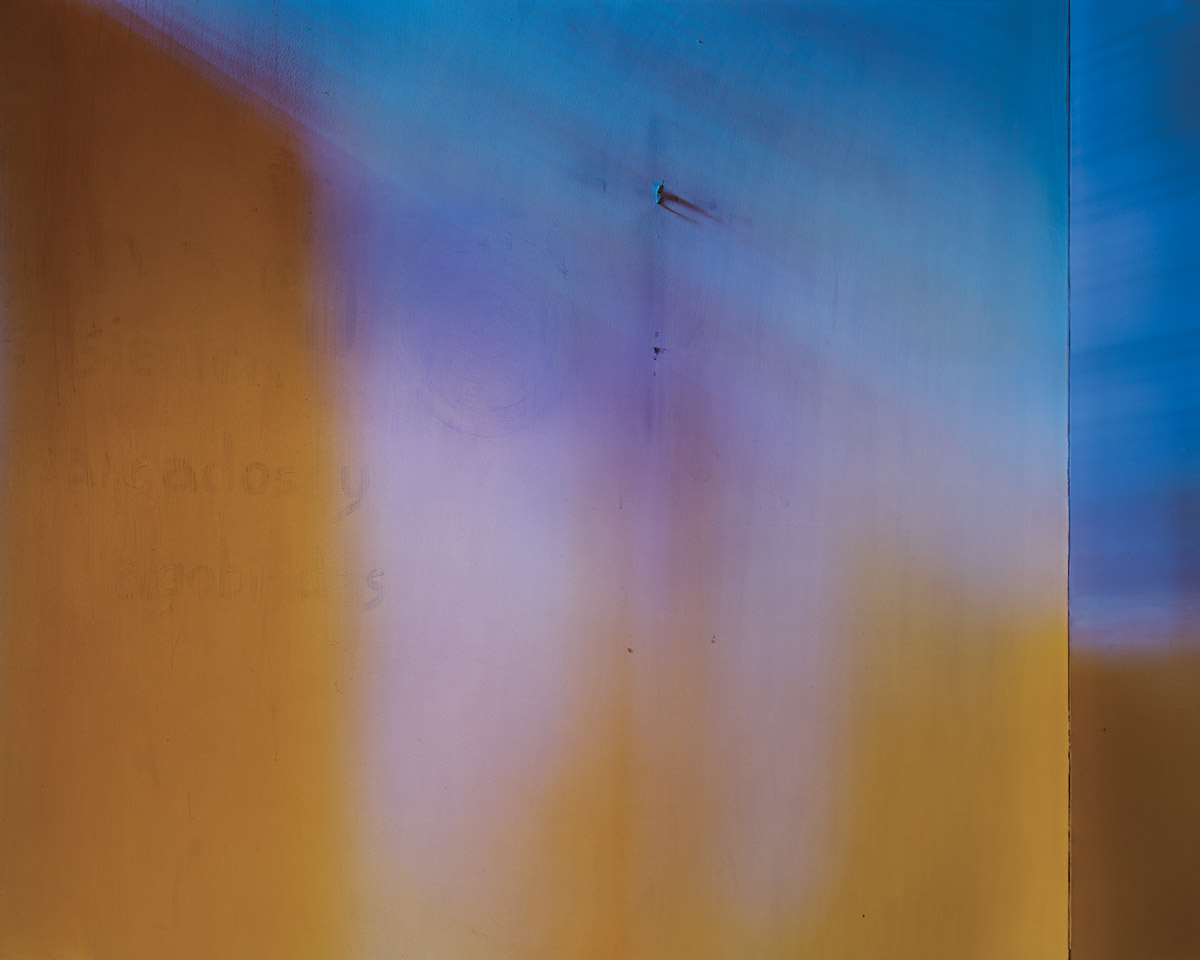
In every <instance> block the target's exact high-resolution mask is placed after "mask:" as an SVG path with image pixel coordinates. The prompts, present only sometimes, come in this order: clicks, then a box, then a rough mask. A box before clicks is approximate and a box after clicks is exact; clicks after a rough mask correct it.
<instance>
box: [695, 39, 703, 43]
mask: <svg viewBox="0 0 1200 960" xmlns="http://www.w3.org/2000/svg"><path fill="white" fill-rule="evenodd" d="M696 42H697V43H703V42H704V41H703V40H697V41H696Z"/></svg>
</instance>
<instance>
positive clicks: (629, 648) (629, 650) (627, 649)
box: [625, 647, 633, 653]
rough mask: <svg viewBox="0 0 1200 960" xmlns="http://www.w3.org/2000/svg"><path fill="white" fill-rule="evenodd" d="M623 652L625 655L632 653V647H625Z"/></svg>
mask: <svg viewBox="0 0 1200 960" xmlns="http://www.w3.org/2000/svg"><path fill="white" fill-rule="evenodd" d="M625 652H626V653H633V647H626V648H625Z"/></svg>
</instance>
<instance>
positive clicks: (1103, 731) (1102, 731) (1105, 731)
mask: <svg viewBox="0 0 1200 960" xmlns="http://www.w3.org/2000/svg"><path fill="white" fill-rule="evenodd" d="M1100 732H1101V733H1108V727H1101V728H1100Z"/></svg>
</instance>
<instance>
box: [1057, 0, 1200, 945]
mask: <svg viewBox="0 0 1200 960" xmlns="http://www.w3.org/2000/svg"><path fill="white" fill-rule="evenodd" d="M1071 49H1072V57H1071V84H1072V128H1071V129H1072V152H1071V353H1072V357H1071V625H1072V626H1071V718H1072V722H1071V741H1072V748H1071V757H1072V764H1071V769H1072V777H1071V796H1072V830H1071V837H1072V871H1071V876H1072V904H1073V928H1074V946H1075V954H1074V955H1075V956H1076V957H1078V958H1080V960H1092V958H1109V957H1111V958H1125V957H1131V956H1146V957H1162V958H1185V957H1195V956H1198V955H1200V916H1197V912H1196V908H1195V907H1196V902H1197V896H1198V891H1200V825H1198V823H1197V819H1196V811H1197V809H1198V808H1200V653H1198V651H1197V647H1196V639H1197V625H1198V623H1200V616H1198V607H1197V590H1198V589H1200V456H1198V453H1200V444H1198V442H1197V441H1198V440H1200V413H1198V409H1197V406H1196V397H1197V384H1200V314H1198V309H1197V308H1198V307H1200V282H1198V281H1197V277H1200V252H1198V249H1197V245H1196V229H1195V224H1196V223H1197V218H1198V215H1200V82H1198V81H1200V77H1198V76H1197V65H1198V64H1200V7H1197V5H1196V4H1193V3H1175V2H1148V3H1133V2H1107V3H1090V4H1075V5H1073V7H1072V13H1071Z"/></svg>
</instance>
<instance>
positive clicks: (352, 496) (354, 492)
mask: <svg viewBox="0 0 1200 960" xmlns="http://www.w3.org/2000/svg"><path fill="white" fill-rule="evenodd" d="M351 483H352V480H351V476H350V471H349V470H348V469H347V468H346V467H342V493H344V494H345V495H346V497H347V499H349V501H350V502H349V503H348V504H346V506H344V507H342V509H341V510H339V511H338V514H337V516H336V517H334V518H333V519H334V522H335V523H336V522H337V521H338V520H345V519H346V518H347V517H348V516H350V514H352V513H353V512H354V511H355V510H357V509H358V508H359V507H361V506H362V502H363V497H364V496H366V493H367V487H368V486H369V485H370V480H369V478H368V477H367V470H366V468H365V467H359V468H358V486H356V487H352V486H351Z"/></svg>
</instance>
